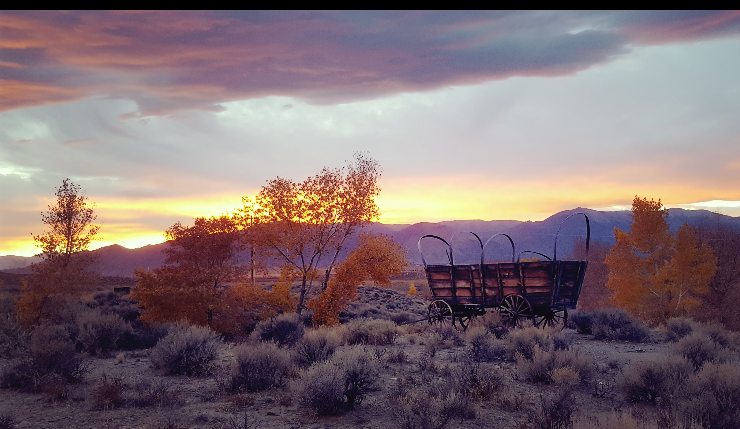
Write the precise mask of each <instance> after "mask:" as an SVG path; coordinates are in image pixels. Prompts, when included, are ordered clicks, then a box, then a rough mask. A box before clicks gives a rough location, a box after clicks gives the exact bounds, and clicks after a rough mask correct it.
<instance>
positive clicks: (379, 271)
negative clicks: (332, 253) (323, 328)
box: [307, 233, 408, 325]
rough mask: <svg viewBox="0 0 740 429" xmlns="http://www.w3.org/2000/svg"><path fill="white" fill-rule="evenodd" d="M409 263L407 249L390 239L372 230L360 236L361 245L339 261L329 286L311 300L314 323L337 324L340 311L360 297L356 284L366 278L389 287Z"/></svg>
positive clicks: (309, 303)
mask: <svg viewBox="0 0 740 429" xmlns="http://www.w3.org/2000/svg"><path fill="white" fill-rule="evenodd" d="M407 265H408V262H407V260H406V250H405V249H404V248H402V247H401V246H399V245H398V244H397V243H395V242H394V241H393V240H392V239H391V238H389V237H386V236H384V235H373V234H371V233H365V234H362V235H360V245H359V246H357V247H356V248H354V249H353V250H352V251H351V252H350V253H349V255H348V256H347V259H345V260H344V261H343V262H342V263H341V264H339V266H338V267H337V270H336V273H335V276H334V277H333V278H331V280H329V284H328V287H327V288H326V289H325V290H324V291H323V292H322V293H321V295H319V296H318V297H316V298H314V299H312V300H310V301H309V302H308V304H307V306H308V308H310V309H311V310H313V311H314V315H313V322H314V324H316V325H334V324H336V323H338V322H339V313H341V312H342V311H343V310H344V309H345V308H346V307H347V304H348V303H350V302H351V301H354V300H355V298H357V287H358V286H359V285H361V284H362V283H363V282H364V281H365V280H366V279H371V280H373V282H374V283H375V284H376V285H380V286H390V284H391V280H390V277H391V276H394V275H398V274H400V273H401V271H403V269H404V268H406V266H407Z"/></svg>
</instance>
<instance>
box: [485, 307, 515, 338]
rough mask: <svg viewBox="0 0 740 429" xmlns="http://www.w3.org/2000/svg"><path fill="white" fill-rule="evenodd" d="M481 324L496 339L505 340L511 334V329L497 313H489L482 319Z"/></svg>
mask: <svg viewBox="0 0 740 429" xmlns="http://www.w3.org/2000/svg"><path fill="white" fill-rule="evenodd" d="M479 319H480V321H481V324H482V325H483V326H484V327H485V328H486V330H487V331H488V332H490V333H492V334H493V335H494V336H495V337H496V338H498V339H501V338H504V337H505V336H506V335H507V334H508V333H509V327H508V326H506V324H505V323H504V322H503V320H502V319H501V315H500V314H499V313H498V312H495V311H489V312H488V313H486V314H484V315H483V316H481V317H480V318H479Z"/></svg>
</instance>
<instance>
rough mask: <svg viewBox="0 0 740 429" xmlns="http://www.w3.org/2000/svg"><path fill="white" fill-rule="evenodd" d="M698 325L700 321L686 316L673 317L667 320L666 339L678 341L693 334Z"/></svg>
mask: <svg viewBox="0 0 740 429" xmlns="http://www.w3.org/2000/svg"><path fill="white" fill-rule="evenodd" d="M697 327H698V323H696V322H694V321H693V320H691V319H687V318H685V317H673V318H671V319H668V322H666V330H667V332H666V339H667V340H668V341H678V340H680V339H681V338H683V337H686V336H688V335H691V333H692V332H694V331H695V330H696V329H697Z"/></svg>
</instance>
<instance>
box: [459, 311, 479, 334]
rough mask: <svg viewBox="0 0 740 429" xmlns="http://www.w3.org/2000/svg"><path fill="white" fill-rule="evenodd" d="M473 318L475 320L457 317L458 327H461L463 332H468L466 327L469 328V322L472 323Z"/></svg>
mask: <svg viewBox="0 0 740 429" xmlns="http://www.w3.org/2000/svg"><path fill="white" fill-rule="evenodd" d="M473 318H475V316H469V315H465V316H457V321H458V322H460V326H462V328H463V331H467V330H468V326H470V321H472V320H473Z"/></svg>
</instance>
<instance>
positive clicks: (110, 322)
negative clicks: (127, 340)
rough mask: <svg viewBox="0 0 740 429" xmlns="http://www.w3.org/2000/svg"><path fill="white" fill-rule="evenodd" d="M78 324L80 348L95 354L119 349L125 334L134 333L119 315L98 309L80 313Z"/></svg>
mask: <svg viewBox="0 0 740 429" xmlns="http://www.w3.org/2000/svg"><path fill="white" fill-rule="evenodd" d="M77 326H78V328H79V333H78V334H77V342H78V344H79V345H80V348H81V349H82V350H84V351H86V352H88V353H90V354H93V355H95V354H99V353H107V352H108V351H110V350H117V349H118V348H119V346H120V344H119V341H121V339H122V338H123V337H124V335H126V334H130V333H133V330H132V329H131V325H129V324H128V323H126V322H125V321H124V320H123V319H122V318H121V317H120V316H119V315H117V314H103V313H102V312H101V311H100V310H97V309H95V310H89V311H86V312H83V313H81V314H79V315H78V316H77Z"/></svg>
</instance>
